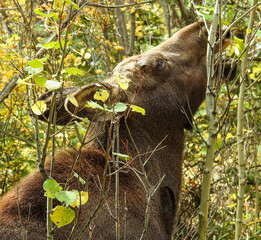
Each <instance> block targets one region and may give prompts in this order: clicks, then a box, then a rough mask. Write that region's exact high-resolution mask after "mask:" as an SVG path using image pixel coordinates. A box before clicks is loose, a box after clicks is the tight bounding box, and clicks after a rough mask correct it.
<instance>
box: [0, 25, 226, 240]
mask: <svg viewBox="0 0 261 240" xmlns="http://www.w3.org/2000/svg"><path fill="white" fill-rule="evenodd" d="M228 39H229V38H228V37H226V38H225V39H224V40H223V41H222V44H223V46H225V45H227V43H228ZM206 52H207V30H206V27H205V24H204V22H196V23H193V24H191V25H188V26H186V27H184V28H182V29H181V30H179V31H178V32H177V33H175V34H174V35H173V36H172V37H171V38H170V39H168V40H167V41H165V42H163V43H162V44H160V45H158V46H157V47H155V48H153V49H151V50H148V51H146V52H144V53H142V54H140V55H136V56H132V57H129V58H127V59H125V60H123V61H122V62H120V63H119V64H118V65H117V66H116V67H115V69H114V70H113V72H112V73H111V74H108V77H107V78H106V79H105V80H104V81H103V82H101V83H98V84H97V83H90V84H87V85H85V86H83V87H71V88H70V87H69V88H64V89H63V90H62V91H63V92H62V93H59V94H58V95H57V97H56V111H57V114H56V123H57V124H59V125H68V124H71V123H73V121H81V120H82V119H83V118H88V119H89V120H90V121H91V124H90V126H91V127H90V130H89V132H88V134H87V136H86V138H85V139H84V147H83V148H82V149H81V150H80V151H77V150H75V149H61V150H59V151H58V152H57V153H56V155H55V157H54V166H53V169H54V172H53V178H54V179H55V180H56V181H57V182H59V183H61V184H62V183H65V182H66V181H67V179H68V174H69V172H70V169H71V167H72V165H73V164H74V165H73V166H74V167H73V169H74V171H75V172H77V173H78V174H79V175H80V176H81V178H83V179H85V180H86V179H87V181H86V184H87V190H88V193H89V200H88V202H87V203H86V204H85V205H82V207H81V210H80V211H79V214H78V215H79V216H78V222H77V225H76V227H75V229H74V231H73V235H72V236H73V237H72V238H71V239H78V238H77V237H78V236H82V237H83V239H95V240H96V239H101V240H104V239H114V238H115V226H116V223H115V222H116V218H115V216H114V213H115V211H116V207H115V201H116V200H115V187H116V184H118V185H119V196H118V198H119V199H118V200H119V204H118V206H119V209H117V210H118V212H119V219H120V224H119V225H117V226H118V228H119V229H118V231H119V232H120V239H140V238H143V239H157V240H160V239H162V240H163V239H164V240H166V239H171V235H172V231H173V228H174V226H175V223H176V220H175V219H176V215H177V210H178V202H179V195H180V190H181V184H182V162H183V149H184V138H185V133H184V130H185V129H190V128H191V122H192V118H193V114H194V113H195V112H196V110H197V109H198V107H199V106H200V104H201V103H202V101H203V100H204V98H205V92H206V81H207V76H206ZM119 78H120V79H125V80H126V79H127V80H128V88H126V89H123V88H121V87H120V85H119V83H118V81H117V80H119ZM101 90H106V91H107V92H108V93H109V97H108V99H107V100H106V102H105V103H106V106H114V105H115V104H116V103H119V102H121V103H124V104H126V106H127V109H126V110H125V111H124V112H123V113H121V114H122V116H121V117H119V118H117V119H118V120H117V124H115V125H114V126H117V128H115V129H118V130H117V131H115V132H118V134H116V135H117V137H118V143H117V144H118V149H117V151H118V152H119V153H122V154H125V155H128V156H130V160H129V163H126V161H125V162H123V163H121V164H122V165H121V166H122V167H121V166H120V167H118V168H116V167H115V166H114V165H115V164H114V163H113V161H112V158H113V154H112V151H111V150H110V148H109V151H107V149H108V145H110V141H111V138H112V137H111V132H112V131H114V130H111V126H112V117H111V116H110V115H111V114H112V113H111V112H110V113H109V114H107V115H106V116H105V113H104V111H103V110H101V109H98V108H92V107H90V106H86V104H87V102H91V101H96V100H95V99H94V94H95V93H96V92H97V91H101ZM52 94H53V93H51V92H48V93H46V94H44V95H43V96H42V97H41V99H42V100H44V101H46V103H47V105H48V106H49V108H48V109H47V110H46V112H45V113H44V117H40V118H41V119H42V120H45V121H48V116H49V115H50V113H51V108H50V105H51V99H52V96H53V95H52ZM68 95H70V96H73V97H74V98H75V99H76V100H77V102H78V106H76V105H75V104H73V103H72V101H70V100H69V97H68ZM96 102H97V101H96ZM98 102H100V105H102V104H103V103H102V102H101V100H99V101H98ZM134 104H135V106H139V107H141V108H143V109H145V115H142V114H140V113H139V112H135V111H131V109H130V106H131V105H134ZM112 115H113V114H112ZM117 144H116V145H117ZM115 148H116V147H115ZM114 151H116V150H114ZM50 162H51V160H50V159H49V158H48V159H47V160H46V162H45V166H44V169H45V171H46V173H47V174H49V171H50V170H49V169H50V165H51V163H50ZM75 162H76V163H75ZM116 173H119V175H118V176H119V182H118V183H117V182H116V180H115V177H114V176H115V175H116ZM103 179H105V184H104V189H105V190H104V191H101V188H102V187H101V186H102V181H103ZM43 182H44V177H43V176H42V174H41V173H40V171H39V170H34V171H33V172H31V173H30V174H29V175H28V176H27V177H25V178H23V179H22V180H21V181H20V182H19V183H18V184H17V185H16V186H15V187H14V188H13V189H12V190H11V191H10V192H8V193H7V194H6V195H4V196H3V198H2V199H1V201H0V236H1V239H6V240H10V239H13V240H14V239H46V197H45V196H44V190H43ZM67 186H68V188H70V189H79V188H82V187H81V186H79V183H78V179H77V178H76V177H72V178H70V182H69V184H67ZM84 187H85V188H86V186H84ZM54 204H56V203H54ZM90 219H91V223H90V224H89V225H88V227H87V229H86V231H85V232H83V231H82V229H83V228H84V226H86V223H87V222H88V221H90ZM71 229H72V225H71V224H69V225H68V226H65V227H62V228H59V229H57V228H56V229H55V231H54V232H53V236H54V239H67V238H68V236H70V234H71Z"/></svg>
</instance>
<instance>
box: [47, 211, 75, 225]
mask: <svg viewBox="0 0 261 240" xmlns="http://www.w3.org/2000/svg"><path fill="white" fill-rule="evenodd" d="M50 217H51V219H52V221H53V222H54V223H55V224H56V225H57V227H58V228H60V227H62V226H65V225H68V224H69V223H70V222H72V221H73V219H74V217H75V213H74V211H73V210H72V209H71V208H67V207H63V206H57V207H56V208H54V209H53V210H52V213H50Z"/></svg>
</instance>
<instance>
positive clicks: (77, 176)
mask: <svg viewBox="0 0 261 240" xmlns="http://www.w3.org/2000/svg"><path fill="white" fill-rule="evenodd" d="M76 123H77V122H76ZM73 175H74V177H76V178H77V179H78V180H79V181H80V182H81V184H82V185H84V184H86V181H85V180H84V179H82V178H81V177H80V176H79V174H78V173H76V172H73Z"/></svg>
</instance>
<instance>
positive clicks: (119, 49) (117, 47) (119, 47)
mask: <svg viewBox="0 0 261 240" xmlns="http://www.w3.org/2000/svg"><path fill="white" fill-rule="evenodd" d="M114 48H115V49H116V50H117V51H121V50H124V47H122V46H114Z"/></svg>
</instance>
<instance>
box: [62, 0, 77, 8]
mask: <svg viewBox="0 0 261 240" xmlns="http://www.w3.org/2000/svg"><path fill="white" fill-rule="evenodd" d="M64 1H65V2H66V3H67V4H69V5H72V6H73V7H74V8H75V9H77V10H78V9H79V6H78V5H77V4H75V3H74V2H72V1H71V0H64Z"/></svg>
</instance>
